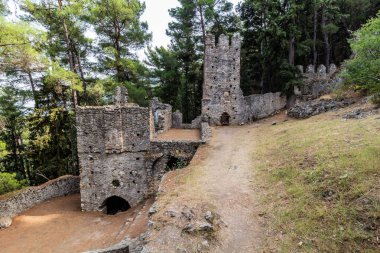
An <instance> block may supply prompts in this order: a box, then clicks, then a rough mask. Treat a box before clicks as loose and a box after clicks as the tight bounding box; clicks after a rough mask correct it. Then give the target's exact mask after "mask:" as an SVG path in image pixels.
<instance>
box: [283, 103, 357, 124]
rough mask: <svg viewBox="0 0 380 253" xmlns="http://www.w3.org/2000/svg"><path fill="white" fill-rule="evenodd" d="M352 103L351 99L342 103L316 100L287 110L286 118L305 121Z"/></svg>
mask: <svg viewBox="0 0 380 253" xmlns="http://www.w3.org/2000/svg"><path fill="white" fill-rule="evenodd" d="M354 102H355V101H354V100H352V99H346V100H342V101H337V100H323V99H317V100H312V101H306V102H301V103H298V104H296V105H295V106H294V107H292V108H290V109H289V110H288V116H289V117H292V118H296V119H306V118H309V117H311V116H314V115H318V114H320V113H324V112H327V111H331V110H335V109H339V108H344V107H347V106H349V105H351V104H353V103H354Z"/></svg>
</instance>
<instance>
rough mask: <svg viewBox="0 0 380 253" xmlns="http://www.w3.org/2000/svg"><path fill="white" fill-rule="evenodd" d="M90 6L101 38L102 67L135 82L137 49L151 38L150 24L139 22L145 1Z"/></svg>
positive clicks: (110, 0)
mask: <svg viewBox="0 0 380 253" xmlns="http://www.w3.org/2000/svg"><path fill="white" fill-rule="evenodd" d="M89 9H90V16H89V20H90V22H91V24H92V25H93V26H94V27H95V31H96V33H97V35H98V38H99V44H98V48H97V50H98V52H97V53H98V54H97V56H98V60H99V69H100V70H101V71H102V72H103V71H104V72H105V73H109V74H112V75H113V76H114V78H115V80H117V81H118V82H121V83H122V82H125V81H132V79H133V69H134V68H136V64H137V62H136V61H135V60H134V58H135V54H134V52H135V50H137V49H140V48H143V47H144V45H145V44H146V43H147V42H148V41H149V40H150V38H151V34H150V33H148V25H147V23H146V22H141V21H140V18H141V15H142V14H143V12H144V10H145V4H142V3H141V2H140V1H138V0H97V1H90V5H89ZM110 70H111V71H110Z"/></svg>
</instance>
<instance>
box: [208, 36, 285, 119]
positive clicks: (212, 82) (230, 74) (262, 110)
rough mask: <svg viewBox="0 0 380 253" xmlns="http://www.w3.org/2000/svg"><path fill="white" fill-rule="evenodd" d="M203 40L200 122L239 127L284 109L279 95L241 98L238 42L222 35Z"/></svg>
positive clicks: (255, 95)
mask: <svg viewBox="0 0 380 253" xmlns="http://www.w3.org/2000/svg"><path fill="white" fill-rule="evenodd" d="M215 42H216V40H215V37H214V36H213V35H208V36H207V39H206V54H205V69H204V84H203V99H202V115H203V117H202V119H203V118H205V119H207V120H208V122H209V123H210V125H239V124H243V123H246V122H249V121H251V120H256V119H260V118H264V117H267V116H270V115H272V114H273V113H275V112H276V111H278V110H281V109H283V108H284V107H285V106H286V97H284V96H281V93H268V94H254V95H251V96H248V97H244V95H243V92H242V90H241V89H240V47H241V40H240V38H239V37H237V36H234V37H232V38H231V43H230V38H229V37H227V36H225V35H221V36H220V37H219V41H218V43H217V44H216V43H215Z"/></svg>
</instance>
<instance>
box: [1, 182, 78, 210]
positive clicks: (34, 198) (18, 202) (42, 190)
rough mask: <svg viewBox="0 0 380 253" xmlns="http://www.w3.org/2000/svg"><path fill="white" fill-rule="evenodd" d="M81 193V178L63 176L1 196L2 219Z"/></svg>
mask: <svg viewBox="0 0 380 253" xmlns="http://www.w3.org/2000/svg"><path fill="white" fill-rule="evenodd" d="M78 192H79V177H77V176H63V177H60V178H57V179H54V180H51V181H48V182H46V183H45V184H43V185H40V186H34V187H28V188H25V189H23V190H20V191H17V192H11V193H8V194H5V195H3V196H0V217H14V216H16V215H17V214H19V213H21V212H23V211H25V210H27V209H29V208H31V207H33V206H35V205H37V204H39V203H41V202H44V201H46V200H48V199H51V198H55V197H60V196H65V195H68V194H73V193H78Z"/></svg>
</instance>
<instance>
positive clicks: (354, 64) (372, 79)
mask: <svg viewBox="0 0 380 253" xmlns="http://www.w3.org/2000/svg"><path fill="white" fill-rule="evenodd" d="M379 34H380V13H379V14H378V15H377V17H376V18H373V19H371V20H370V21H369V22H368V23H367V24H365V25H364V26H363V27H362V28H361V29H359V30H358V31H356V32H355V33H354V38H353V39H351V40H350V45H351V48H352V50H353V51H354V55H355V57H354V58H353V59H351V60H349V61H347V65H346V68H345V70H344V71H343V77H344V78H345V79H346V83H347V84H349V85H351V86H352V87H353V88H354V89H356V90H357V89H361V90H365V91H368V92H369V93H370V94H375V95H376V96H377V97H378V96H379V94H380V71H379V69H380V36H379ZM374 102H379V103H380V101H379V100H377V101H376V100H374Z"/></svg>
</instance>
